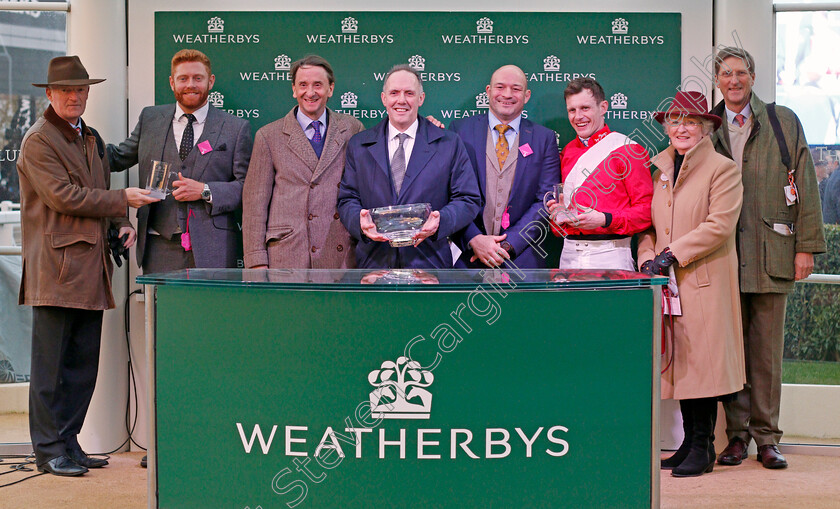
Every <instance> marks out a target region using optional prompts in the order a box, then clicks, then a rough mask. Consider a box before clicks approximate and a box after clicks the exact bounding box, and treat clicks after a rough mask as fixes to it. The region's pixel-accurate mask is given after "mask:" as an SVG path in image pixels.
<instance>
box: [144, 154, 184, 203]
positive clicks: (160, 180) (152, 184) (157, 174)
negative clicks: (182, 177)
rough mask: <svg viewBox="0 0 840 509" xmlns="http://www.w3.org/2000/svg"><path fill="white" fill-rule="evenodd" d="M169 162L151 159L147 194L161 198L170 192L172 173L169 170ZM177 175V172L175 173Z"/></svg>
mask: <svg viewBox="0 0 840 509" xmlns="http://www.w3.org/2000/svg"><path fill="white" fill-rule="evenodd" d="M169 167H170V164H169V163H166V162H163V161H155V160H152V171H150V172H149V181H148V182H147V183H146V189H148V190H149V191H151V192H150V193H149V196H151V197H152V198H158V199H160V200H163V199H164V198H166V195H168V194H169V193H171V192H172V183H171V180H172V175H173V173H171V172H170V171H169ZM175 176H176V177H177V174H175Z"/></svg>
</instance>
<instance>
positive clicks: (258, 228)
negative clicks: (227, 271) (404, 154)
mask: <svg viewBox="0 0 840 509" xmlns="http://www.w3.org/2000/svg"><path fill="white" fill-rule="evenodd" d="M327 115H328V122H327V132H326V138H324V149H323V151H322V153H321V157H320V159H319V158H318V156H316V155H315V150H314V149H313V148H312V145H310V143H309V140H308V139H307V138H306V135H305V134H304V132H303V129H302V128H301V127H300V123H299V122H298V120H297V117H296V115H295V108H292V110H291V111H290V112H289V113H288V114H287V115H286V116H285V117H283V118H281V119H279V120H276V121H274V122H272V123H270V124H268V125H266V126H264V127H262V128H260V130H259V131H257V135H256V137H255V139H254V150H253V152H252V153H251V163H250V165H249V166H248V176H247V177H246V178H245V188H244V190H243V194H242V203H243V212H242V235H243V243H244V253H245V266H246V267H255V266H258V265H268V266H269V267H270V268H288V269H306V268H313V269H335V268H345V267H354V266H355V258H354V251H355V250H354V244H353V243H351V238H350V235H349V234H348V233H347V230H346V229H345V228H344V225H342V224H341V221H340V220H339V218H338V212H337V211H336V203H337V196H338V184H339V182H340V181H341V174H342V172H343V171H344V154H345V148H346V145H347V140H349V139H350V138H351V137H352V136H353V135H354V134H356V133H358V132H360V131H362V130H364V126H362V123H361V122H359V121H358V120H356V119H355V118H353V117H351V116H348V115H343V114H341V113H335V112H333V111H331V110H327Z"/></svg>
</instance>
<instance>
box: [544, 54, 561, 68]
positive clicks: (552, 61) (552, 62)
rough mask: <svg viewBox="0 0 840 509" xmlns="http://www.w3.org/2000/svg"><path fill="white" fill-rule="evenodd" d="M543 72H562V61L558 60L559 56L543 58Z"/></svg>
mask: <svg viewBox="0 0 840 509" xmlns="http://www.w3.org/2000/svg"><path fill="white" fill-rule="evenodd" d="M543 70H544V71H559V70H560V59H559V58H557V55H548V56H547V57H545V58H543Z"/></svg>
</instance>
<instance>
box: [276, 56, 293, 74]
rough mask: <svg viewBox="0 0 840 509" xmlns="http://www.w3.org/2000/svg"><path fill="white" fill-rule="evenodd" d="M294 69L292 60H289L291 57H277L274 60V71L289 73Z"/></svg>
mask: <svg viewBox="0 0 840 509" xmlns="http://www.w3.org/2000/svg"><path fill="white" fill-rule="evenodd" d="M291 68H292V59H291V58H289V55H277V57H276V58H275V59H274V70H275V71H288V70H289V69H291Z"/></svg>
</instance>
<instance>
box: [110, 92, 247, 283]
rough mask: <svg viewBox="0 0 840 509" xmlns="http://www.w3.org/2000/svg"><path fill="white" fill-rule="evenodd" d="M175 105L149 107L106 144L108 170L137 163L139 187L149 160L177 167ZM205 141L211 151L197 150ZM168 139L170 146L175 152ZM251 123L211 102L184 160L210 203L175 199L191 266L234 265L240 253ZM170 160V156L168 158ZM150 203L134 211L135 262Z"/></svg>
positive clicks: (141, 258) (143, 250)
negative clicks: (120, 136) (113, 141)
mask: <svg viewBox="0 0 840 509" xmlns="http://www.w3.org/2000/svg"><path fill="white" fill-rule="evenodd" d="M174 115H175V104H166V105H162V106H149V107H147V108H144V109H143V111H142V112H141V113H140V120H139V121H138V122H137V126H136V127H135V128H134V131H132V133H131V135H130V136H129V137H128V139H126V140H125V141H124V142H122V143H120V144H119V145H108V159H109V162H110V164H111V168H112V170H115V171H119V170H125V169H128V168H130V167H131V166H133V165H135V164H137V163H138V162H139V164H140V186H141V187H143V186H145V184H146V182H147V181H148V178H149V172H150V171H151V162H152V160H163V161H168V162H170V163H173V166H172V170H173V171H182V162H181V161H180V159H179V158H178V157H177V155H178V149H177V147H176V146H175V142H174V133H173V131H172V120H173V116H174ZM204 141H207V142H209V144H210V146H211V147H212V150H211V151H209V152H206V153H204V154H202V153H201V152H200V151H199V150H198V148H197V146H198V144H200V143H202V142H204ZM167 143H169V146H170V147H174V148H175V150H174V156H173V154H172V150H171V149H167ZM251 143H252V141H251V127H250V124H249V123H248V122H247V121H246V120H243V119H241V118H238V117H235V116H233V115H230V114H228V113H226V112H224V111H221V110H219V109H216V108H214V107H213V106H210V108H209V111H208V112H207V119H206V121H205V125H204V130H203V132H202V134H201V136H200V137H199V138H198V139H197V140H196V147H194V148H193V151H192V153H191V154H190V157H189V158H188V159H186V160H185V161H184V162H185V163H186V162H189V161H192V162H193V164H192V165H191V166H189V167H184V168H183V174H184V176H185V177H189V178H192V179H194V180H197V181H199V182H203V183H206V184H207V185H209V186H210V192H211V193H212V196H213V198H212V204H211V203H207V202H205V201H203V200H197V201H192V202H177V204H176V206H177V222H178V225H179V226H180V228H181V230H182V231H187V216H188V215H189V212H190V211H192V215H191V216H190V219H189V231H190V236H191V239H192V249H193V256H194V258H195V265H196V267H211V268H216V267H235V266H236V265H237V259H239V258H240V257H241V253H242V240H241V239H242V236H241V226H240V224H241V210H242V188H243V185H244V182H245V175H246V173H247V171H248V162H249V160H250V158H251ZM173 159H174V160H173ZM150 210H151V209H150V206H148V205H147V206H145V207H142V208H140V209H139V210H138V211H137V236H138V238H137V264H138V265H140V266H141V267H143V266H144V256H146V255H147V253H146V246H147V235H148V226H149V213H150Z"/></svg>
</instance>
